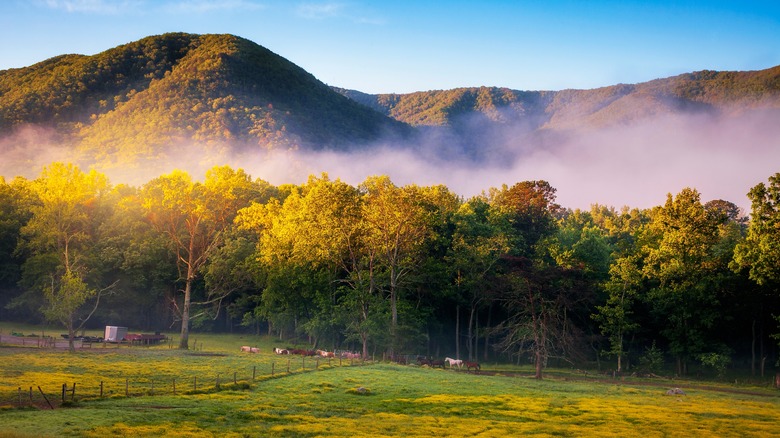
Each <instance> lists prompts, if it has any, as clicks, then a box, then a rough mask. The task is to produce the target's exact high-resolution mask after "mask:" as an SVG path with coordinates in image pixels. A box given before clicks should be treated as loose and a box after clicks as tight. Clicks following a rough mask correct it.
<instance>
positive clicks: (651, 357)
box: [639, 341, 664, 374]
mask: <svg viewBox="0 0 780 438" xmlns="http://www.w3.org/2000/svg"><path fill="white" fill-rule="evenodd" d="M663 365H664V352H663V351H662V350H661V349H660V348H658V347H656V346H655V341H653V344H652V345H651V346H649V347H645V352H644V354H643V355H642V356H641V357H640V358H639V369H640V370H641V372H642V373H644V374H657V373H659V372H661V370H662V369H663Z"/></svg>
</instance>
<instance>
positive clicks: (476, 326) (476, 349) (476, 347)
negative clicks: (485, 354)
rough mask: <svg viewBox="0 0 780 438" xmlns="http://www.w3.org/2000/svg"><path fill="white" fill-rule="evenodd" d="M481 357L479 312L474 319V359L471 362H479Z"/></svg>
mask: <svg viewBox="0 0 780 438" xmlns="http://www.w3.org/2000/svg"><path fill="white" fill-rule="evenodd" d="M478 357H479V312H477V314H476V316H475V317H474V357H473V358H472V357H470V356H469V359H471V360H477V358H478Z"/></svg>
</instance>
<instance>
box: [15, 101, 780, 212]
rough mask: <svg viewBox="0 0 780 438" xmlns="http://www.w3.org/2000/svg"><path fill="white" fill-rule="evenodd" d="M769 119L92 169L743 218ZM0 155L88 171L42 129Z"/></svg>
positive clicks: (773, 153) (776, 140) (778, 147)
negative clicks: (391, 185)
mask: <svg viewBox="0 0 780 438" xmlns="http://www.w3.org/2000/svg"><path fill="white" fill-rule="evenodd" d="M778 120H780V112H778V111H763V112H757V113H755V114H751V115H743V116H741V117H739V118H734V117H730V118H725V117H724V118H714V117H711V116H702V115H699V116H662V117H656V118H654V119H652V120H647V119H646V120H645V121H643V122H641V123H634V124H631V125H626V126H618V127H611V128H603V129H597V130H596V129H581V130H577V131H569V132H544V131H542V132H537V133H534V134H533V135H529V133H528V131H527V129H525V128H522V129H520V128H518V127H515V126H504V127H503V128H501V129H498V130H494V131H492V132H490V133H488V134H485V135H484V136H483V140H484V141H483V144H482V146H481V150H479V151H477V153H473V151H472V153H469V152H468V151H464V150H463V149H462V148H461V147H459V146H457V145H456V146H453V144H452V139H453V138H452V136H447V135H445V136H435V135H434V136H426V137H425V138H427V140H424V141H420V142H417V143H414V144H378V145H375V146H373V147H368V148H363V149H361V150H358V151H351V152H336V151H316V152H304V151H268V152H266V151H263V152H257V151H254V152H242V153H230V152H229V149H228V148H226V147H225V148H222V149H214V148H211V149H209V150H206V151H204V150H197V148H194V147H192V146H186V147H184V146H182V147H177V148H171V149H169V150H168V153H167V157H168V158H167V159H156V160H150V161H146V162H142V163H138V164H137V165H135V166H128V165H122V166H115V167H102V168H101V167H98V168H97V170H99V171H101V172H105V173H106V174H107V175H108V176H109V177H110V179H111V181H112V183H114V184H118V183H126V184H130V185H135V186H140V185H142V184H144V183H145V182H147V181H148V180H150V179H152V178H154V177H157V176H160V175H163V174H165V173H169V172H170V171H172V170H173V169H184V170H187V171H188V172H190V174H191V175H192V176H193V178H196V179H202V178H203V176H204V174H205V172H206V170H207V169H209V168H211V167H213V166H215V165H225V164H226V165H230V166H231V167H234V168H239V167H240V168H243V169H245V170H246V171H247V172H248V173H249V174H251V175H252V177H254V178H261V179H263V180H266V181H268V182H270V183H272V184H274V185H279V184H287V183H292V184H300V183H303V182H305V181H306V179H307V178H308V177H309V175H319V174H321V173H322V172H326V173H328V174H329V176H330V177H331V178H332V179H337V178H338V179H341V180H342V181H345V182H347V183H349V184H352V185H357V184H359V183H361V182H362V181H364V180H365V179H366V177H368V176H371V175H380V174H386V175H389V176H390V177H391V179H392V180H393V182H395V183H396V184H398V185H406V184H417V185H423V186H426V185H437V184H443V185H446V186H447V187H449V188H450V190H452V191H453V192H455V193H457V194H459V195H462V196H464V197H466V198H468V197H471V196H474V195H478V194H480V193H481V192H483V191H487V190H488V189H489V188H490V187H499V186H501V185H502V184H507V185H510V186H511V185H512V184H514V183H516V182H519V181H525V180H539V179H543V180H546V181H548V182H549V183H550V184H551V185H552V186H553V187H555V188H556V189H557V196H558V202H559V204H561V205H562V206H564V207H567V208H573V209H574V208H579V209H589V208H590V206H591V205H592V204H596V203H598V204H602V205H608V206H614V207H616V208H620V207H622V206H629V207H637V208H651V207H653V206H656V205H661V204H663V203H664V202H665V201H666V195H667V193H671V194H677V193H679V192H680V190H682V189H683V188H685V187H692V188H695V189H697V190H699V191H700V192H701V194H702V201H703V202H706V201H709V200H713V199H724V200H727V201H730V202H733V203H735V204H737V205H738V206H740V207H741V208H743V210H744V212H745V213H746V214H747V213H749V211H750V203H749V201H748V199H747V197H746V194H747V192H748V191H749V190H750V188H751V187H753V186H755V185H756V184H758V183H759V182H764V181H766V180H767V178H768V177H769V176H770V175H773V174H774V173H776V172H780V123H777V121H778ZM477 137H479V135H475V136H473V138H477ZM444 140H446V141H444ZM0 150H2V151H3V152H2V160H0V175H3V176H5V177H6V179H7V180H10V179H11V178H13V177H14V176H16V175H20V176H24V177H26V178H35V177H36V176H37V175H38V174H39V173H40V170H41V169H42V167H43V166H46V165H48V164H49V163H51V162H54V161H69V162H74V163H76V164H78V165H79V166H80V167H81V168H82V169H84V170H86V169H89V168H91V166H90V165H89V163H85V162H80V160H79V159H78V158H77V156H76V155H74V154H70V153H68V151H67V149H66V148H64V147H62V146H57V145H56V139H55V138H54V137H53V136H52V135H51V134H49V133H46V132H42V131H36V130H27V131H21V132H20V133H19V134H18V135H17V136H16V137H15V138H14V139H6V140H4V141H2V142H0ZM244 150H246V149H244Z"/></svg>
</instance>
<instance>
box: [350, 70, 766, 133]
mask: <svg viewBox="0 0 780 438" xmlns="http://www.w3.org/2000/svg"><path fill="white" fill-rule="evenodd" d="M336 91H338V92H340V93H342V94H344V95H345V96H349V97H350V98H352V99H354V100H355V101H357V102H360V103H362V104H364V105H366V106H369V107H371V108H374V109H376V110H377V111H381V112H383V113H384V114H387V115H388V116H391V117H393V118H395V119H398V120H400V121H402V122H406V123H409V124H411V125H413V126H450V127H453V128H455V129H458V127H459V125H462V124H463V123H464V120H466V121H468V120H469V119H464V117H463V116H464V115H469V114H472V115H473V114H478V115H480V116H481V117H482V118H484V119H485V120H489V121H491V122H492V123H493V124H497V125H511V124H517V123H523V124H524V125H525V126H526V127H530V128H532V129H547V130H564V129H577V128H592V127H600V126H609V125H614V124H619V123H627V122H633V121H639V120H642V119H643V118H646V117H651V116H656V115H663V114H680V113H687V112H691V111H695V112H701V111H708V112H711V113H721V114H726V115H728V114H734V113H742V112H745V111H750V110H754V109H766V108H774V109H777V108H780V66H778V67H774V68H770V69H766V70H761V71H751V72H716V71H701V72H695V73H688V74H683V75H679V76H675V77H670V78H665V79H657V80H654V81H650V82H645V83H640V84H620V85H614V86H609V87H602V88H596V89H592V90H561V91H518V90H510V89H506V88H496V87H480V88H457V89H453V90H434V91H421V92H416V93H409V94H378V95H371V94H365V93H360V92H358V91H354V90H346V89H341V88H337V89H336Z"/></svg>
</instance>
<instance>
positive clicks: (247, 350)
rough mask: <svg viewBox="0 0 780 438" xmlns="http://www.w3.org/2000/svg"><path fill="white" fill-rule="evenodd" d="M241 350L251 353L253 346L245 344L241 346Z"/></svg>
mask: <svg viewBox="0 0 780 438" xmlns="http://www.w3.org/2000/svg"><path fill="white" fill-rule="evenodd" d="M241 351H246V352H247V353H250V352H251V351H252V347H250V346H249V345H244V346H243V347H241Z"/></svg>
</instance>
